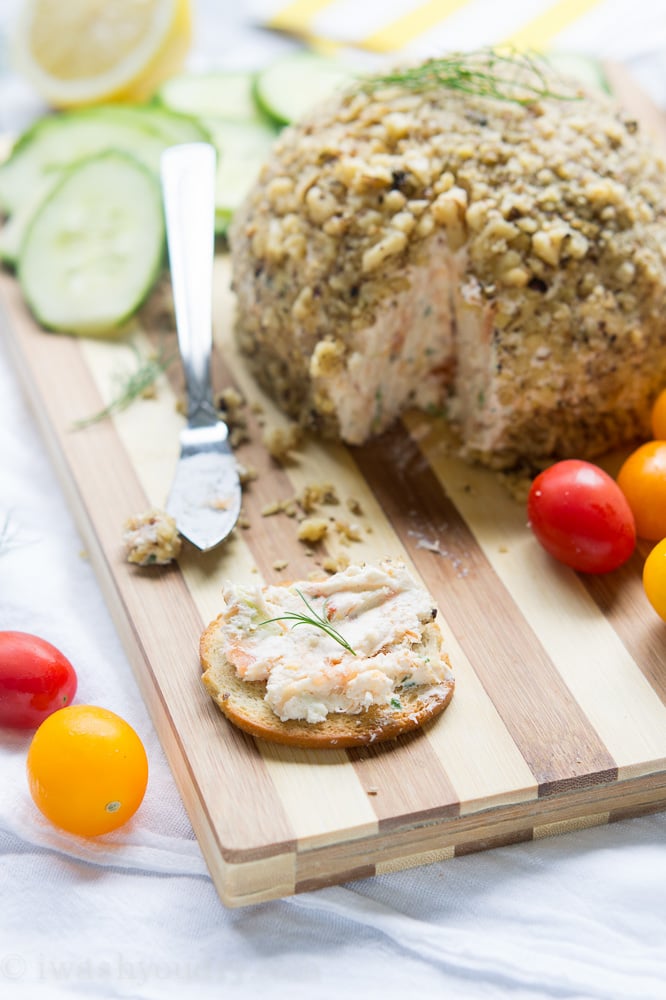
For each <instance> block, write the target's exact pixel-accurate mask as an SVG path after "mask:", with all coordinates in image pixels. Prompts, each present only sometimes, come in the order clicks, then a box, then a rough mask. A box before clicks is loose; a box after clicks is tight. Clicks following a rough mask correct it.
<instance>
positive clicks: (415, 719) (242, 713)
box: [200, 561, 454, 747]
mask: <svg viewBox="0 0 666 1000" xmlns="http://www.w3.org/2000/svg"><path fill="white" fill-rule="evenodd" d="M435 617H436V609H435V608H434V607H433V601H432V598H431V597H430V595H429V594H428V592H427V591H426V590H425V589H424V588H423V587H422V586H421V585H419V584H418V583H417V582H416V581H415V580H414V579H413V577H412V576H411V575H410V574H409V573H408V572H407V570H406V569H405V567H404V566H403V565H402V564H401V563H392V562H388V561H386V562H384V563H382V564H381V565H379V566H370V565H364V566H350V567H348V568H347V569H346V570H344V571H342V572H340V573H336V574H335V575H333V576H331V577H329V578H327V579H326V580H323V581H319V582H313V581H311V580H307V581H302V582H300V583H292V584H281V585H278V586H260V585H257V586H255V587H240V586H233V585H231V584H228V585H227V586H226V587H225V589H224V593H223V610H222V613H221V614H220V615H219V616H218V617H217V618H216V619H215V620H214V621H213V622H211V624H210V625H209V626H208V628H207V629H206V630H205V632H204V633H203V636H202V638H201V644H200V655H201V663H202V666H203V668H204V673H203V683H204V686H205V687H206V689H207V691H208V692H209V694H210V695H211V697H212V698H213V700H214V701H215V702H216V704H217V705H218V706H219V707H220V709H221V710H222V711H223V712H224V714H225V715H226V716H227V717H228V718H229V719H230V720H231V721H232V722H233V723H235V724H236V725H237V726H239V727H240V728H241V729H244V730H246V731H247V732H250V733H252V734H253V735H255V736H260V737H263V738H265V739H268V740H273V741H275V742H278V743H286V744H291V745H293V746H301V747H336V746H337V747H344V746H355V745H359V744H366V743H374V742H377V741H380V740H386V739H390V738H392V737H395V736H397V735H399V734H400V733H403V732H408V731H409V730H412V729H415V728H417V727H418V726H421V725H423V723H424V722H426V721H428V720H429V719H431V718H433V717H434V716H435V715H437V714H439V713H440V712H442V711H443V710H444V709H445V708H446V706H447V705H448V703H449V701H450V699H451V697H452V695H453V689H454V679H453V674H452V671H451V667H450V664H449V660H448V658H447V656H446V653H445V652H444V650H443V647H442V634H441V632H440V629H439V626H438V625H437V623H436V622H435Z"/></svg>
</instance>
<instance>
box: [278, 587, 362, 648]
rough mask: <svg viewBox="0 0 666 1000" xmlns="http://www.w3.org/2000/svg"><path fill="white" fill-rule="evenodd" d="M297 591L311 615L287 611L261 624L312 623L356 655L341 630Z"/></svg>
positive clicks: (295, 625) (294, 626)
mask: <svg viewBox="0 0 666 1000" xmlns="http://www.w3.org/2000/svg"><path fill="white" fill-rule="evenodd" d="M296 593H297V594H298V596H299V597H300V599H301V600H302V601H303V604H304V605H305V607H306V608H307V609H308V611H309V612H310V614H309V615H304V614H300V612H298V611H287V612H285V614H283V615H279V616H278V617H277V618H268V619H267V620H266V621H263V622H259V625H270V624H271V622H282V621H291V622H293V623H294V624H293V625H292V626H291V627H292V628H296V627H297V626H298V625H312V626H314V628H319V629H321V630H322V632H325V633H326V635H328V636H330V637H331V639H335V641H336V642H339V643H340V645H341V646H342V647H343V648H344V649H346V650H347V652H349V653H351V654H352V656H356V652H355V651H354V650H353V649H352V647H351V646H350V645H349V643H348V642H347V640H346V639H345V637H344V636H343V635H341V634H340V632H338V630H337V629H336V628H334V627H333V625H331V623H330V622H329V621H328V619H327V618H323V617H322V616H321V615H320V614H318V613H317V612H316V611H315V609H314V608H313V607H312V605H311V604H310V602H309V601H308V599H307V597H305V595H304V594H303V593H302V592H301V591H300V590H296Z"/></svg>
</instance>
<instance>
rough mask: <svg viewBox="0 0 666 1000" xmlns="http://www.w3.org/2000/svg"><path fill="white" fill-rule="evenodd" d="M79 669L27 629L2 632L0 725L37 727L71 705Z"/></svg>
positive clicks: (18, 727) (16, 727) (0, 646)
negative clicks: (76, 669) (76, 671)
mask: <svg viewBox="0 0 666 1000" xmlns="http://www.w3.org/2000/svg"><path fill="white" fill-rule="evenodd" d="M76 681H77V679H76V673H75V671H74V667H73V666H72V664H71V663H70V662H69V660H68V659H67V657H66V656H63V654H62V653H61V652H60V650H58V649H56V647H55V646H52V645H51V643H50V642H47V641H46V640H45V639H40V638H39V637H38V636H36V635H30V634H29V633H28V632H0V726H11V727H12V728H14V729H36V728H37V727H38V726H39V725H40V724H41V723H42V722H43V721H44V719H45V718H46V717H47V716H48V715H51V713H52V712H55V711H56V709H58V708H64V706H65V705H69V704H70V702H71V701H72V698H73V697H74V695H75V693H76Z"/></svg>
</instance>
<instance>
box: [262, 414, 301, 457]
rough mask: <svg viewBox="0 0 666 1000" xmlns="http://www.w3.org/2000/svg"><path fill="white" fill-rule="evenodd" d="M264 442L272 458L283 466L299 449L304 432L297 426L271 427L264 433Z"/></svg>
mask: <svg viewBox="0 0 666 1000" xmlns="http://www.w3.org/2000/svg"><path fill="white" fill-rule="evenodd" d="M262 440H263V443H264V445H265V446H266V449H267V451H268V453H269V455H270V456H271V458H274V459H275V461H276V462H279V463H280V464H281V465H283V464H285V463H286V462H288V461H289V459H290V458H291V457H292V452H294V451H296V450H297V449H298V447H299V445H300V444H301V442H302V440H303V432H302V430H301V428H300V427H299V426H298V425H297V424H289V425H288V426H287V427H269V428H268V429H267V430H265V431H264V433H263V435H262Z"/></svg>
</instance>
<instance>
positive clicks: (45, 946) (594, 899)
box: [0, 326, 666, 1000]
mask: <svg viewBox="0 0 666 1000" xmlns="http://www.w3.org/2000/svg"><path fill="white" fill-rule="evenodd" d="M0 341H2V342H0V456H1V459H2V465H1V469H0V531H1V529H2V526H3V524H5V521H6V519H8V520H7V523H6V527H7V530H8V533H9V537H10V539H11V540H12V542H13V545H12V546H10V547H9V548H5V550H3V552H2V553H1V554H0V628H2V629H9V628H11V629H22V630H25V631H29V632H34V633H36V634H38V635H41V636H43V637H44V638H46V639H48V640H50V641H51V642H53V643H54V644H55V645H56V646H58V647H59V648H60V649H62V651H63V652H64V653H66V655H68V656H69V657H70V659H71V660H72V662H73V663H74V664H75V666H76V668H77V671H78V675H79V690H78V695H77V700H78V701H79V702H88V703H97V704H101V705H104V706H106V707H108V708H111V709H112V710H114V711H116V712H118V713H119V714H120V715H122V716H123V717H124V718H125V719H127V720H128V721H129V722H130V723H131V724H132V725H133V726H134V727H135V728H136V730H137V731H138V732H139V734H140V736H141V738H142V740H143V741H144V743H145V746H146V748H147V751H148V756H149V760H150V780H149V786H148V791H147V795H146V799H145V801H144V803H143V805H142V807H141V809H140V810H139V812H138V813H137V814H136V816H135V817H134V819H133V820H132V821H131V822H130V823H129V824H128V825H127V826H126V827H124V828H123V829H121V830H119V831H117V832H116V833H115V834H111V835H108V836H107V837H103V838H99V839H97V840H94V841H86V840H82V839H79V838H75V837H70V836H68V835H66V834H63V833H59V832H58V831H56V830H55V829H54V828H53V827H51V826H50V825H49V824H48V823H47V822H46V821H45V820H44V819H43V818H42V817H41V816H40V814H39V813H38V812H37V810H36V808H35V807H34V805H33V803H32V801H31V799H30V796H29V793H28V788H27V783H26V779H25V754H26V750H27V746H28V742H29V736H27V735H23V734H19V733H13V732H11V731H9V730H3V731H0V788H1V790H2V792H1V795H0V997H2V998H5V997H6V998H7V1000H15V998H16V1000H23V998H25V1000H33V998H37V1000H39V998H42V997H46V998H49V1000H51V998H54V1000H59V998H71V997H84V998H93V1000H95V998H104V1000H106V998H122V997H126V998H131V1000H170V998H172V997H173V998H176V997H178V998H180V997H182V996H192V995H195V996H197V997H198V998H200V1000H209V998H211V1000H212V998H223V1000H235V998H241V997H242V998H253V997H262V998H269V1000H270V998H282V997H284V998H290V1000H300V998H303V1000H305V998H307V1000H313V998H323V1000H328V998H334V997H335V998H337V997H339V996H341V995H342V996H345V997H349V998H351V1000H355V998H357V997H358V998H361V997H367V998H373V997H379V996H382V997H387V998H391V997H406V996H410V997H412V996H413V997H417V996H419V997H424V998H430V997H451V998H462V1000H465V998H470V1000H483V998H493V1000H494V998H498V1000H499V998H502V1000H504V998H507V1000H508V998H521V1000H532V998H534V1000H537V998H571V1000H576V998H581V1000H583V998H585V1000H587V998H594V1000H597V998H598V1000H663V998H664V997H666V947H665V943H666V813H660V814H657V815H653V816H648V817H644V818H641V819H635V820H630V821H624V822H621V823H616V824H613V825H611V826H604V827H597V828H595V829H590V830H586V831H582V832H579V833H571V834H568V835H566V836H562V837H556V838H552V839H549V840H541V841H537V842H534V843H529V844H523V845H519V846H514V847H509V848H503V849H498V850H494V851H490V852H485V853H482V854H475V855H470V856H467V857H463V858H459V859H456V860H454V861H447V862H442V863H440V864H434V865H430V866H428V867H424V868H420V869H416V870H411V871H405V872H402V873H399V874H394V875H384V876H379V877H376V878H373V879H368V880H364V881H360V882H356V883H352V884H349V885H346V886H340V887H334V888H330V889H325V890H322V891H319V892H314V893H309V894H306V895H302V896H298V897H292V898H289V899H286V900H278V901H275V902H270V903H265V904H261V905H258V906H254V907H248V908H244V909H240V910H227V909H225V908H224V907H223V906H222V904H221V903H220V901H219V899H218V897H217V894H216V892H215V889H214V887H213V884H212V882H211V879H210V877H209V876H208V873H207V870H206V865H205V863H204V861H203V858H202V856H201V852H200V850H199V847H198V844H197V842H196V840H195V838H194V835H193V833H192V829H191V827H190V824H189V820H188V818H187V816H186V814H185V811H184V809H183V806H182V803H181V800H180V797H179V795H178V792H177V790H176V788H175V785H174V782H173V779H172V777H171V773H170V771H169V769H168V767H167V764H166V761H165V758H164V756H163V753H162V750H161V748H160V745H159V742H158V740H157V737H156V735H155V732H154V729H153V727H152V724H151V722H150V719H149V717H148V714H147V712H146V709H145V707H144V705H143V702H142V700H141V697H140V695H139V692H138V689H137V687H136V684H135V682H134V679H133V676H132V674H131V671H130V668H129V665H128V662H127V659H126V657H125V654H124V652H123V649H122V647H121V645H120V641H119V639H118V636H117V634H116V631H115V629H114V626H113V624H112V622H111V619H110V617H109V614H108V612H107V609H106V606H105V604H104V601H103V598H102V596H101V592H100V589H99V587H98V585H97V582H96V579H95V576H94V573H93V571H92V568H91V566H90V565H89V563H88V562H87V561H86V559H85V558H84V556H83V555H82V543H81V541H80V538H79V535H78V533H77V530H76V527H75V525H74V523H73V520H72V517H71V515H70V513H69V510H68V508H67V505H66V503H65V500H64V497H63V494H62V492H61V489H60V486H59V484H58V481H57V480H56V478H55V475H54V471H53V469H52V466H51V464H50V460H49V458H48V456H47V453H46V451H45V448H44V445H43V443H42V439H41V436H40V433H39V431H38V428H37V426H36V424H35V422H34V420H33V416H32V413H31V410H30V400H29V399H28V398H26V395H25V394H24V392H23V390H22V388H21V385H20V382H19V379H18V374H17V371H16V369H15V367H14V365H13V363H12V360H11V359H10V357H9V356H8V353H7V349H6V345H5V343H4V339H3V331H2V328H1V326H0Z"/></svg>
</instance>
